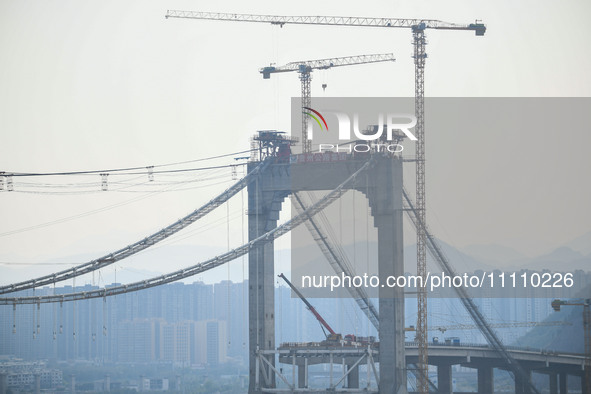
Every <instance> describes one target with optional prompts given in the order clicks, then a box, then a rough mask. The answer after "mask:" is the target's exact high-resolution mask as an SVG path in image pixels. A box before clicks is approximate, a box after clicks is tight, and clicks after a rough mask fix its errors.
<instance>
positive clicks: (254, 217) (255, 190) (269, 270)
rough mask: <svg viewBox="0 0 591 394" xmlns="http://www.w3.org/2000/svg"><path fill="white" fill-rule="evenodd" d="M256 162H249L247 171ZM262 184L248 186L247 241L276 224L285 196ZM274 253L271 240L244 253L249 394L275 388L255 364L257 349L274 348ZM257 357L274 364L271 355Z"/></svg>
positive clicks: (272, 379)
mask: <svg viewBox="0 0 591 394" xmlns="http://www.w3.org/2000/svg"><path fill="white" fill-rule="evenodd" d="M257 164H258V163H249V166H248V171H251V170H252V169H253V168H254V167H255V166H256V165H257ZM263 183H264V177H263V176H259V177H258V178H257V179H256V180H254V181H253V182H252V183H250V184H249V185H248V240H249V241H252V240H253V239H256V238H258V237H259V236H260V235H263V234H265V233H266V232H268V231H271V230H273V229H274V228H276V227H277V220H278V219H279V211H280V210H281V203H282V202H283V199H284V198H285V196H286V195H287V194H286V193H281V192H277V191H267V190H265V189H264V186H263ZM274 252H275V251H274V242H272V241H271V242H268V243H265V244H264V245H258V246H256V247H254V248H253V249H252V250H251V251H250V252H249V254H248V331H249V335H248V340H249V369H250V379H249V388H248V392H249V393H262V391H261V389H262V388H263V387H264V388H275V374H273V373H266V372H265V371H266V370H268V368H267V366H264V365H259V368H257V367H256V365H257V360H256V359H257V357H258V354H257V353H258V351H259V350H275V293H274V292H275V267H274V265H275V258H274ZM261 357H264V358H266V360H267V361H268V362H269V364H270V365H271V366H275V357H274V356H273V355H261ZM257 375H258V376H257ZM257 382H258V385H257Z"/></svg>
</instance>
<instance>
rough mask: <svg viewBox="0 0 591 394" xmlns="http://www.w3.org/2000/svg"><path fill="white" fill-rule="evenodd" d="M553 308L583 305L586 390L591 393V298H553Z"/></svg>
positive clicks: (558, 309)
mask: <svg viewBox="0 0 591 394" xmlns="http://www.w3.org/2000/svg"><path fill="white" fill-rule="evenodd" d="M551 305H552V309H554V310H555V311H556V312H558V311H560V307H561V306H563V305H569V306H582V307H583V336H584V338H585V390H584V391H583V392H584V393H586V394H591V308H590V307H589V306H590V305H591V298H587V299H576V300H558V299H557V300H553V301H552V304H551Z"/></svg>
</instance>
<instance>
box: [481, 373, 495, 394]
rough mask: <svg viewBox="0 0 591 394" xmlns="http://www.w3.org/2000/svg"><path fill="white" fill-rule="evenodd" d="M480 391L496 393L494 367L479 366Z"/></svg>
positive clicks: (484, 393)
mask: <svg viewBox="0 0 591 394" xmlns="http://www.w3.org/2000/svg"><path fill="white" fill-rule="evenodd" d="M478 393H479V394H487V393H494V379H493V369H492V367H480V368H478Z"/></svg>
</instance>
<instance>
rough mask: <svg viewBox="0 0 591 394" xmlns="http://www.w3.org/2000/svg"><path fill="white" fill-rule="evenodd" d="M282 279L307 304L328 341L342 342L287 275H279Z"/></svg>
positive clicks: (340, 337) (339, 335) (339, 336)
mask: <svg viewBox="0 0 591 394" xmlns="http://www.w3.org/2000/svg"><path fill="white" fill-rule="evenodd" d="M277 276H279V277H280V278H282V279H283V280H284V281H285V283H287V284H288V285H289V287H291V289H292V290H293V291H294V293H296V294H297V295H298V297H300V299H301V300H302V301H304V304H306V307H307V308H308V309H309V310H310V312H312V314H313V315H314V317H315V318H316V320H318V322H319V323H320V325H321V327H322V331H323V332H324V335H326V339H327V340H328V341H340V340H341V339H342V335H341V334H337V333H336V332H335V331H334V330H333V329H332V328H331V327H330V326H329V325H328V323H327V322H326V320H324V319H323V318H322V316H320V313H318V311H317V310H316V308H314V307H313V306H312V304H310V302H309V301H308V300H307V299H306V297H304V295H303V294H302V293H301V292H300V291H299V290H298V289H296V288H295V286H294V285H292V284H291V282H290V281H289V280H288V279H287V278H286V277H285V275H283V274H279V275H277ZM325 328H326V330H328V332H329V334H326V330H325Z"/></svg>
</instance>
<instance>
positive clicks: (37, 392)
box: [35, 373, 41, 394]
mask: <svg viewBox="0 0 591 394" xmlns="http://www.w3.org/2000/svg"><path fill="white" fill-rule="evenodd" d="M35 394H41V374H39V373H36V374H35Z"/></svg>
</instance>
